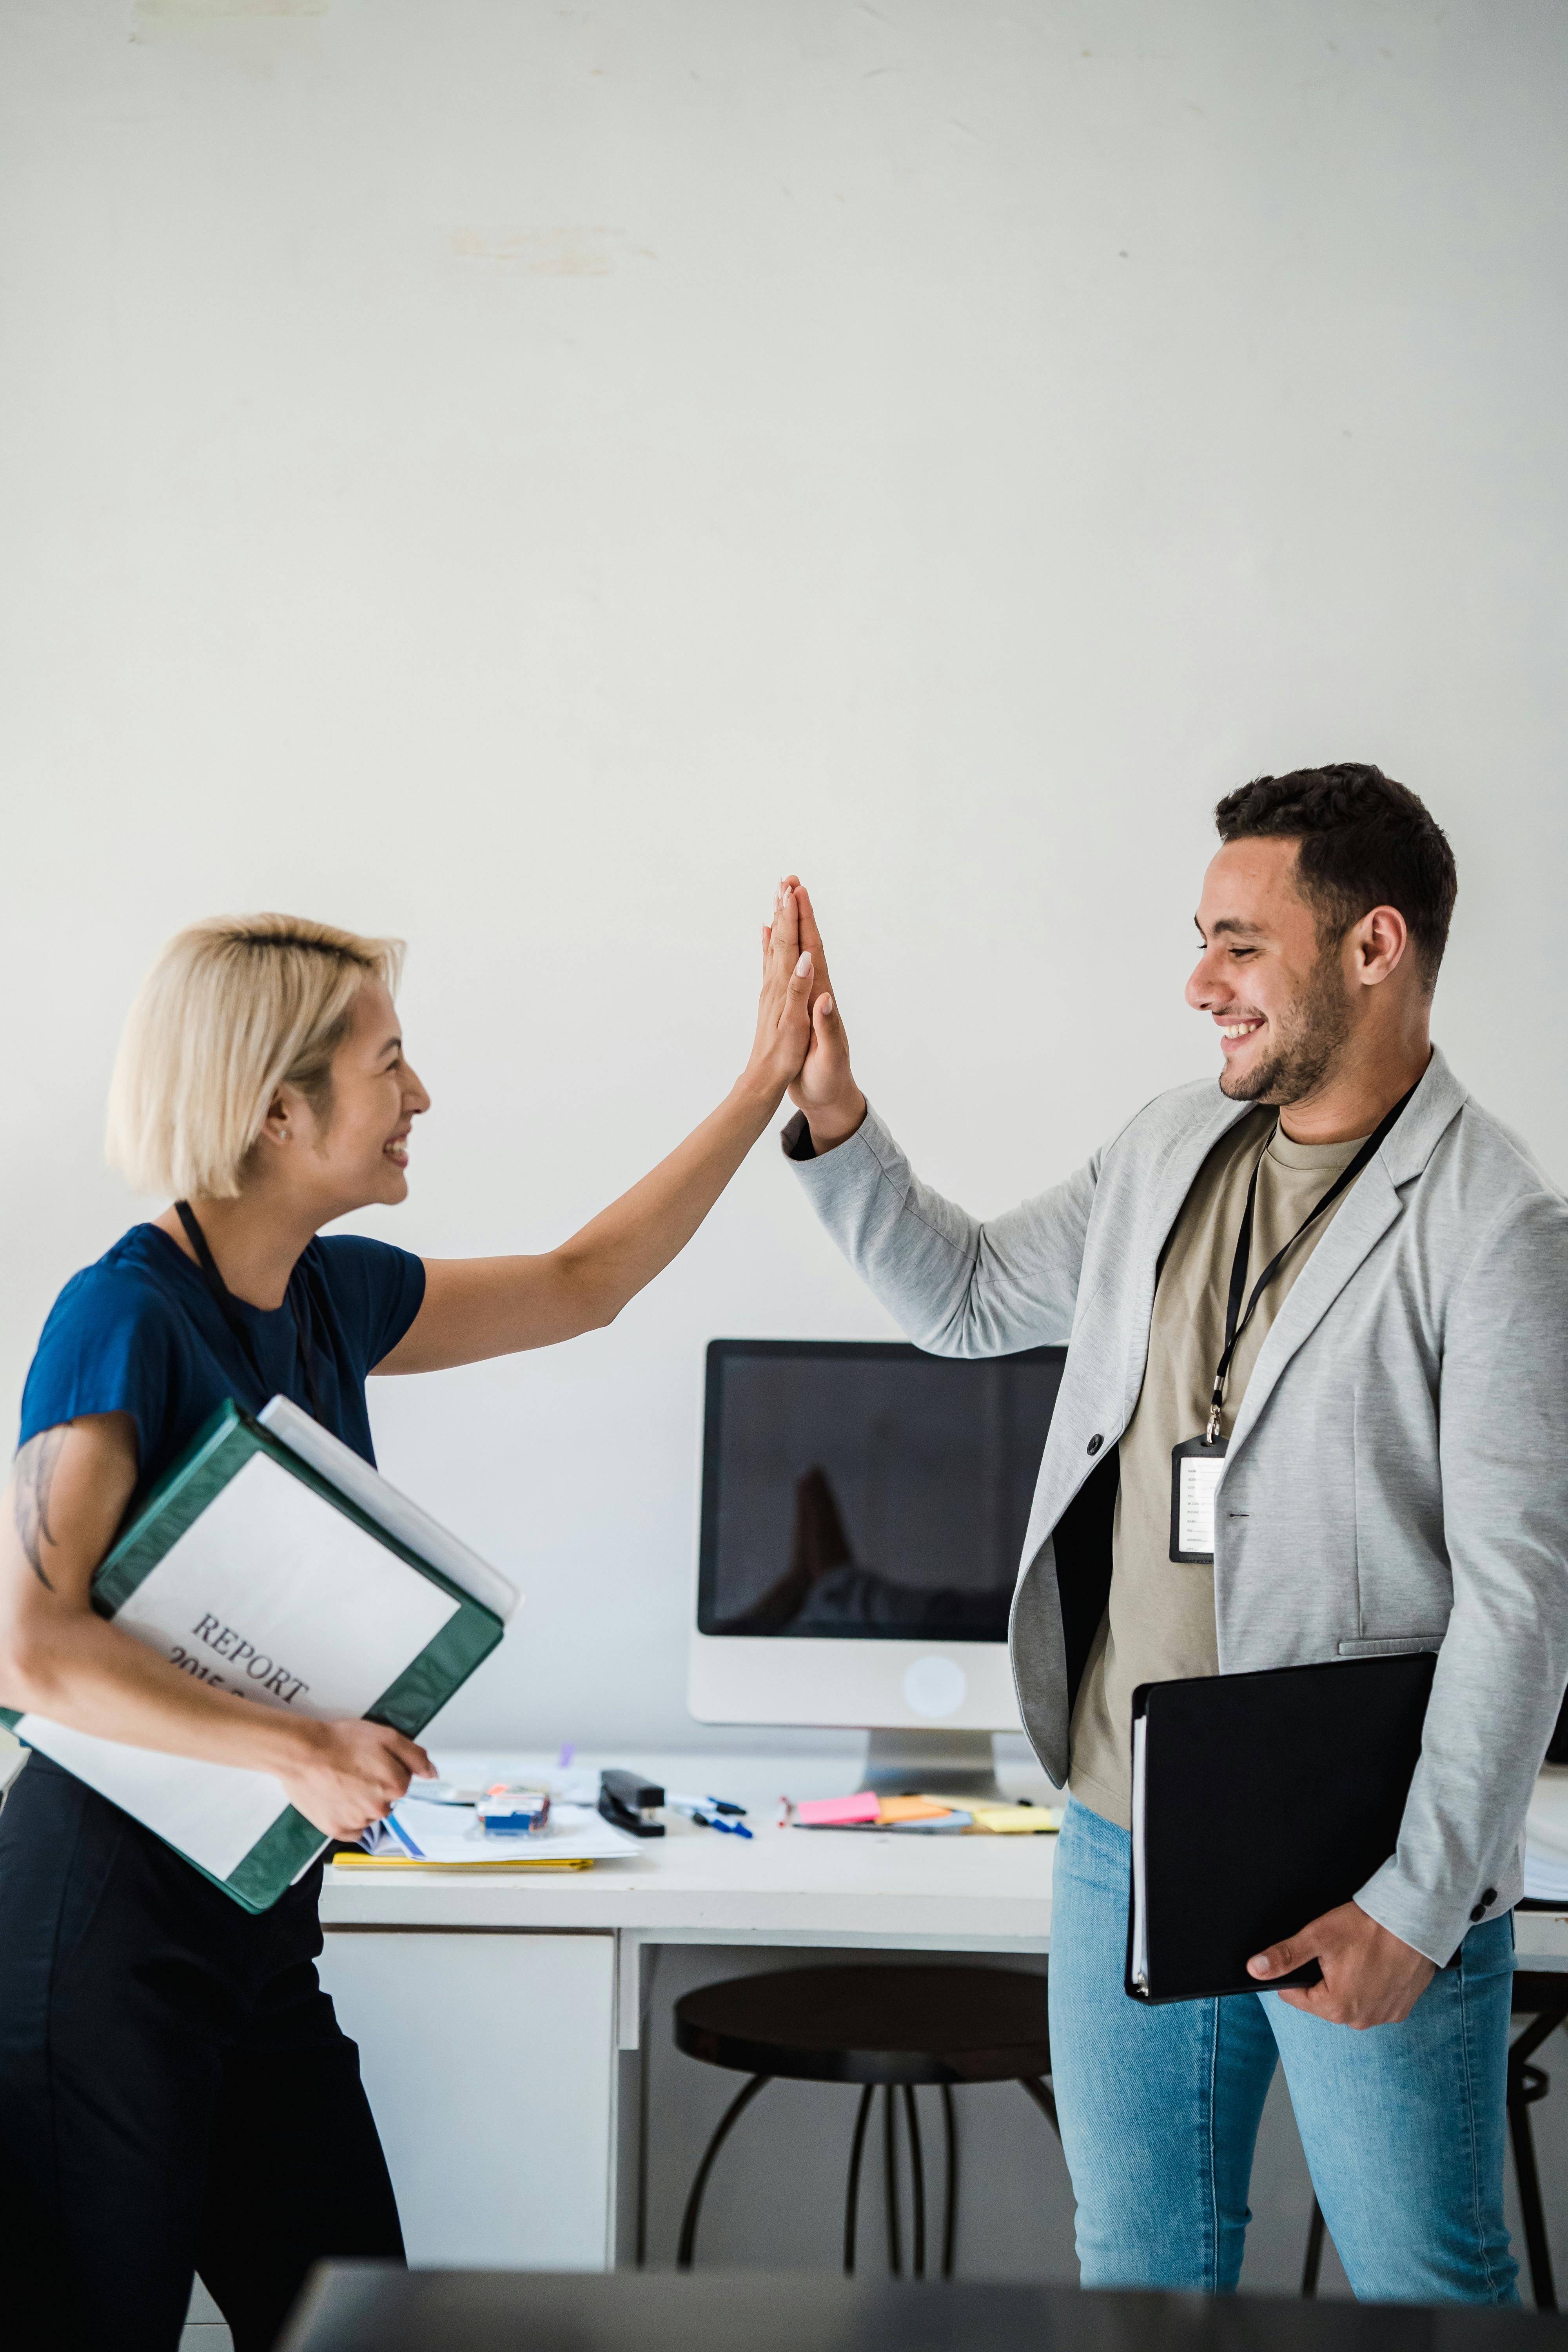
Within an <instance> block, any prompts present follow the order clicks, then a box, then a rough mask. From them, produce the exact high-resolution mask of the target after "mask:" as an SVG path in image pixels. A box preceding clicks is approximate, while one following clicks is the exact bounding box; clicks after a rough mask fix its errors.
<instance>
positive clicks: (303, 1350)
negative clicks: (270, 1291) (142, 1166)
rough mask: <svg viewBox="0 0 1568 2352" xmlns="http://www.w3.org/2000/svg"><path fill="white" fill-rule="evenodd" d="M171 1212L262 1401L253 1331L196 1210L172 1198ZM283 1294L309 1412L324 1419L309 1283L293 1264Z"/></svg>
mask: <svg viewBox="0 0 1568 2352" xmlns="http://www.w3.org/2000/svg"><path fill="white" fill-rule="evenodd" d="M174 1214H175V1215H176V1216H177V1217H178V1218H179V1220H180V1223H181V1224H182V1225H184V1229H185V1235H186V1238H187V1239H188V1241H189V1242H190V1244H191V1247H192V1248H193V1249H194V1250H195V1254H196V1264H197V1265H198V1266H199V1267H200V1268H201V1276H202V1280H203V1281H204V1282H205V1284H206V1286H207V1288H208V1290H209V1291H210V1292H211V1294H212V1299H213V1304H214V1306H215V1307H216V1308H217V1311H218V1313H219V1314H220V1315H221V1316H222V1317H223V1319H224V1321H225V1322H226V1324H227V1325H228V1328H229V1329H230V1330H231V1331H232V1332H233V1334H234V1336H235V1338H236V1339H237V1340H238V1341H239V1344H240V1346H241V1347H242V1348H243V1349H244V1350H245V1354H246V1359H247V1362H248V1363H249V1365H250V1369H251V1370H252V1371H253V1372H254V1373H255V1375H256V1385H257V1388H258V1391H261V1392H262V1393H261V1401H262V1402H263V1403H265V1402H266V1393H265V1392H266V1389H267V1375H266V1373H265V1372H264V1371H263V1370H262V1368H261V1358H260V1355H259V1353H258V1349H257V1345H256V1335H255V1334H254V1332H253V1331H252V1330H251V1328H250V1326H249V1324H248V1323H247V1321H246V1319H245V1318H244V1316H243V1315H242V1314H241V1313H240V1311H239V1301H238V1299H237V1298H236V1297H235V1295H234V1293H233V1291H232V1290H230V1288H229V1286H228V1285H227V1283H226V1281H225V1280H224V1278H223V1276H222V1275H221V1274H220V1273H219V1272H218V1268H217V1260H216V1258H215V1257H214V1255H213V1254H212V1248H211V1244H209V1243H208V1240H207V1237H206V1235H205V1234H204V1233H203V1231H202V1229H201V1226H200V1225H199V1224H198V1223H197V1222H196V1213H195V1210H194V1209H193V1208H192V1206H191V1204H190V1202H188V1201H176V1202H175V1203H174ZM283 1296H284V1303H285V1305H286V1306H287V1307H288V1309H289V1321H290V1322H291V1323H292V1324H293V1326H294V1344H295V1346H296V1348H297V1349H299V1352H300V1360H301V1362H302V1363H303V1366H304V1370H305V1392H306V1394H307V1395H308V1396H309V1398H310V1412H311V1414H312V1416H313V1417H314V1418H315V1419H316V1420H317V1421H321V1422H323V1423H324V1419H325V1416H324V1415H323V1413H322V1412H321V1391H320V1390H319V1389H318V1387H317V1386H316V1365H315V1353H316V1351H315V1346H314V1340H315V1336H316V1334H315V1316H314V1312H313V1310H312V1308H311V1305H310V1290H309V1287H308V1286H307V1285H306V1283H305V1282H304V1281H303V1279H302V1278H301V1276H300V1269H299V1267H298V1266H297V1265H296V1267H295V1268H294V1271H293V1273H292V1274H291V1275H290V1276H289V1287H288V1289H287V1290H286V1291H285V1292H284V1294H283ZM301 1308H302V1309H303V1310H304V1311H303V1315H301V1312H300V1310H301Z"/></svg>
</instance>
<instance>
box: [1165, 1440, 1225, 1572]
mask: <svg viewBox="0 0 1568 2352" xmlns="http://www.w3.org/2000/svg"><path fill="white" fill-rule="evenodd" d="M1225 1449H1226V1440H1225V1439H1224V1438H1223V1437H1216V1438H1215V1442H1214V1444H1212V1445H1208V1444H1205V1442H1204V1440H1203V1439H1202V1438H1201V1437H1189V1438H1188V1440H1187V1442H1186V1444H1184V1445H1175V1446H1173V1447H1172V1449H1171V1558H1172V1559H1173V1560H1176V1561H1179V1562H1181V1563H1182V1564H1183V1565H1184V1566H1186V1565H1191V1566H1194V1567H1195V1566H1196V1565H1197V1564H1198V1563H1199V1562H1202V1561H1212V1559H1214V1507H1215V1489H1216V1488H1217V1487H1218V1486H1219V1480H1220V1473H1221V1471H1222V1470H1223V1469H1224V1468H1225Z"/></svg>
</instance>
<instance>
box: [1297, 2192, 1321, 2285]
mask: <svg viewBox="0 0 1568 2352" xmlns="http://www.w3.org/2000/svg"><path fill="white" fill-rule="evenodd" d="M1324 2234H1325V2225H1324V2221H1323V2209H1322V2207H1321V2205H1320V2204H1319V2202H1318V2200H1317V2199H1316V2198H1315V2197H1314V2198H1313V2200H1312V2218H1311V2220H1310V2221H1309V2222H1308V2224H1307V2259H1306V2261H1305V2262H1304V2263H1302V2265H1301V2293H1302V2294H1303V2295H1305V2296H1306V2297H1307V2298H1308V2299H1309V2301H1310V2298H1311V2297H1312V2296H1313V2295H1315V2294H1317V2292H1318V2273H1319V2271H1320V2270H1321V2268H1322V2263H1323V2238H1324Z"/></svg>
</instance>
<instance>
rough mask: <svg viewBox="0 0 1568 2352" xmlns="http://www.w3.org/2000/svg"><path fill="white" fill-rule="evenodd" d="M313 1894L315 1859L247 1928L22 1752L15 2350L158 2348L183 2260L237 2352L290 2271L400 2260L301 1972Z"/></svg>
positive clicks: (175, 2319) (136, 1829)
mask: <svg viewBox="0 0 1568 2352" xmlns="http://www.w3.org/2000/svg"><path fill="white" fill-rule="evenodd" d="M320 1889H321V1869H320V1866H319V1865H318V1866H317V1868H316V1869H314V1870H312V1871H310V1873H309V1874H307V1876H306V1877H305V1878H303V1879H302V1880H301V1881H300V1884H299V1885H298V1886H295V1887H293V1888H291V1889H290V1890H289V1893H288V1894H287V1895H285V1896H284V1897H283V1899H282V1901H281V1902H280V1903H278V1904H277V1905H275V1906H274V1907H273V1908H272V1909H271V1910H270V1911H268V1912H265V1913H263V1914H262V1915H261V1916H259V1917H253V1916H251V1914H250V1913H249V1912H247V1911H243V1910H242V1909H241V1908H240V1906H239V1905H238V1904H237V1903H235V1902H233V1901H231V1899H230V1898H229V1896H228V1895H225V1894H223V1893H221V1892H220V1890H219V1889H218V1888H217V1887H216V1886H214V1885H209V1883H208V1882H207V1881H206V1880H205V1878H203V1877H202V1876H201V1875H200V1874H199V1873H198V1872H197V1871H195V1870H194V1869H193V1868H192V1867H191V1865H190V1864H188V1863H186V1862H183V1861H182V1860H181V1859H180V1857H179V1856H178V1855H177V1854H175V1853H173V1852H172V1851H171V1850H170V1848H169V1847H167V1846H166V1845H164V1844H163V1843H162V1842H161V1841H160V1840H159V1839H157V1838H155V1837H154V1836H153V1834H152V1832H150V1831H148V1830H144V1829H142V1827H141V1826H140V1824H139V1823H138V1822H133V1821H132V1820H131V1819H130V1817H129V1815H127V1814H125V1813H122V1812H121V1811H119V1810H118V1809H117V1808H116V1807H115V1806H113V1805H110V1804H109V1803H108V1802H107V1801H105V1800H104V1799H103V1798H101V1797H99V1796H97V1795H95V1794H94V1793H93V1791H92V1790H90V1789H89V1788H86V1787H85V1786H84V1785H83V1783H82V1782H81V1781H79V1780H75V1779H74V1778H73V1777H72V1776H71V1775H70V1774H69V1773H68V1772H63V1771H61V1770H60V1769H58V1766H56V1765H53V1764H51V1763H50V1762H49V1761H48V1760H47V1758H45V1757H42V1756H38V1755H34V1756H33V1757H31V1758H30V1759H29V1760H28V1762H27V1764H26V1767H25V1768H24V1769H23V1772H22V1774H21V1777H20V1779H19V1780H17V1781H16V1784H15V1786H14V1787H13V1789H12V1791H11V1794H10V1797H9V1799H8V1801H7V1802H6V1804H5V1810H4V1811H3V1812H0V2242H3V2241H9V2243H8V2244H6V2245H5V2260H4V2261H3V2262H0V2296H3V2298H4V2305H5V2311H6V2319H7V2326H6V2334H7V2336H8V2337H9V2340H10V2341H11V2342H12V2343H14V2344H16V2346H17V2347H18V2352H20V2347H22V2346H24V2345H27V2346H30V2345H32V2344H33V2343H35V2342H37V2343H38V2344H40V2345H43V2344H46V2343H47V2344H48V2345H50V2346H51V2347H53V2346H56V2345H59V2346H65V2345H69V2346H71V2347H73V2352H74V2347H91V2352H100V2348H101V2347H113V2352H174V2347H176V2346H177V2345H178V2343H179V2340H180V2330H181V2326H182V2325H183V2323H184V2315H185V2310H186V2306H187V2304H188V2303H189V2300H190V2293H191V2281H192V2275H193V2273H195V2272H198V2271H199V2272H200V2273H201V2276H202V2279H203V2282H204V2284H205V2286H206V2288H207V2290H208V2292H209V2293H210V2294H212V2296H213V2298H214V2299H215V2301H216V2303H217V2305H218V2306H219V2308H220V2309H221V2310H222V2312H223V2315H224V2317H225V2318H226V2320H227V2322H228V2324H229V2327H230V2329H231V2331H232V2333H233V2336H234V2341H235V2346H236V2347H237V2352H267V2347H269V2346H270V2345H271V2343H272V2341H273V2338H274V2337H275V2336H276V2335H277V2333H278V2331H279V2327H280V2326H281V2325H282V2322H283V2319H284V2316H285V2315H286V2313H287V2312H288V2309H289V2305H290V2304H291V2302H292V2301H293V2299H294V2297H295V2295H296V2294H297V2293H298V2292H299V2288H300V2283H301V2281H302V2279H303V2277H304V2275H305V2273H306V2271H307V2270H308V2269H309V2268H310V2264H311V2263H312V2262H315V2261H316V2260H318V2259H319V2258H320V2257H321V2256H323V2255H354V2254H360V2255H363V2254H373V2255H383V2256H386V2255H391V2256H394V2257H401V2255H402V2252H403V2238H402V2233H401V2231H399V2228H398V2224H397V2207H396V2204H395V2200H394V2198H393V2193H392V2183H391V2180H390V2179H389V2178H388V2177H387V2170H386V2162H385V2159H384V2157H383V2155H382V2152H381V2143H380V2141H379V2140H378V2139H377V2137H376V2133H375V2125H374V2121H373V2120H372V2117H371V2112H370V2107H369V2105H368V2103H367V2101H366V2099H365V2095H364V2091H363V2087H362V2085H361V2083H360V2076H359V2053H358V2051H357V2050H356V2049H355V2047H354V2045H353V2042H350V2041H349V2040H348V2039H347V2038H346V2036H345V2035H344V2034H343V2033H342V2032H341V2031H340V2030H339V2027H338V2022H337V2020H336V2018H335V2017H334V2015H333V2013H332V2004H331V2000H329V1999H328V1997H327V1995H326V1994H325V1993H324V1992H323V1991H322V1990H321V1986H320V1984H319V1983H318V1981H317V1978H316V1969H315V1959H316V1956H317V1954H318V1953H319V1952H320V1951H321V1925H320V1922H319V1920H318V1918H317V1916H316V1906H317V1898H318V1895H319V1894H320ZM24 2313H26V2314H29V2315H32V2319H33V2326H34V2328H35V2329H36V2331H37V2332H36V2333H30V2332H28V2331H27V2329H26V2326H17V2325H16V2322H17V2321H18V2319H19V2318H20V2317H21V2315H23V2314H24Z"/></svg>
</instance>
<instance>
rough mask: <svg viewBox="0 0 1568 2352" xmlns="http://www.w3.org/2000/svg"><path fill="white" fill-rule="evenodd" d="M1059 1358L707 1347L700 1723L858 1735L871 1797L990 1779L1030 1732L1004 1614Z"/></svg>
mask: <svg viewBox="0 0 1568 2352" xmlns="http://www.w3.org/2000/svg"><path fill="white" fill-rule="evenodd" d="M1066 1354H1067V1351H1066V1349H1063V1348H1031V1349H1026V1350H1025V1351H1024V1352H1022V1353H1020V1354H1018V1355H1014V1356H994V1357H989V1358H986V1359H984V1360H982V1361H978V1362H971V1361H961V1360H955V1359H953V1358H951V1357H943V1356H929V1355H927V1354H926V1353H925V1352H924V1351H923V1349H919V1348H913V1347H910V1346H908V1345H907V1344H905V1343H903V1342H901V1341H894V1340H869V1341H843V1340H820V1339H715V1340H713V1341H712V1342H711V1343H710V1346H709V1349H708V1370H707V1397H706V1407H705V1412H704V1418H703V1441H702V1517H701V1534H700V1544H699V1560H698V1580H697V1622H696V1626H695V1629H694V1631H693V1633H692V1636H691V1662H690V1678H689V1703H690V1707H691V1712H692V1714H693V1715H694V1716H695V1717H697V1718H698V1720H699V1722H703V1723H729V1724H759V1725H760V1724H791V1725H821V1726H839V1725H841V1726H846V1727H865V1728H867V1729H868V1730H870V1731H871V1732H872V1734H873V1743H872V1768H873V1769H872V1771H871V1778H872V1780H873V1784H876V1783H877V1781H878V1780H881V1781H882V1782H883V1783H884V1784H886V1785H890V1784H891V1783H892V1782H893V1781H895V1780H900V1779H903V1778H907V1777H908V1775H909V1774H910V1772H916V1771H918V1770H920V1769H922V1760H923V1768H924V1770H925V1778H926V1780H927V1782H928V1784H931V1783H932V1782H933V1779H934V1776H936V1775H937V1774H938V1772H939V1769H940V1767H941V1764H942V1759H943V1758H944V1756H945V1758H946V1759H947V1761H948V1762H949V1763H950V1764H951V1765H952V1767H953V1768H954V1772H955V1773H956V1774H957V1778H956V1779H955V1778H952V1777H951V1776H950V1778H949V1785H954V1786H956V1785H964V1780H963V1775H964V1773H965V1772H978V1773H980V1774H981V1775H982V1777H984V1776H985V1775H987V1774H988V1773H989V1769H990V1735H991V1734H992V1733H993V1732H995V1731H1016V1730H1018V1729H1019V1728H1020V1723H1019V1717H1018V1708H1017V1702H1016V1698H1015V1696H1014V1692H1013V1677H1012V1674H1011V1671H1010V1669H1009V1666H1008V1661H1007V1615H1008V1611H1009V1608H1010V1606H1011V1604H1012V1599H1013V1588H1014V1585H1015V1583H1016V1579H1017V1572H1018V1561H1019V1555H1020V1551H1021V1549H1022V1546H1023V1541H1024V1534H1025V1530H1026V1526H1027V1523H1028V1517H1029V1506H1030V1502H1031V1500H1032V1497H1033V1495H1034V1490H1035V1480H1036V1476H1037V1473H1038V1470H1039V1466H1040V1454H1041V1452H1042V1450H1043V1448H1044V1445H1045V1442H1046V1431H1047V1427H1048V1425H1049V1423H1050V1418H1051V1408H1052V1406H1053V1405H1054V1403H1055V1402H1056V1394H1057V1389H1058V1384H1059V1383H1060V1381H1061V1374H1062V1365H1063V1362H1064V1360H1065V1359H1066ZM933 1732H935V1733H940V1734H942V1735H944V1737H943V1738H939V1739H937V1740H934V1741H933V1740H932V1739H931V1738H930V1737H929V1735H930V1734H931V1733H933ZM958 1733H967V1734H969V1735H970V1738H969V1739H968V1741H967V1743H961V1742H958V1741H955V1740H954V1738H952V1735H953V1734H958ZM977 1735H978V1737H977ZM965 1750H966V1751H967V1753H966V1756H965Z"/></svg>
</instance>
